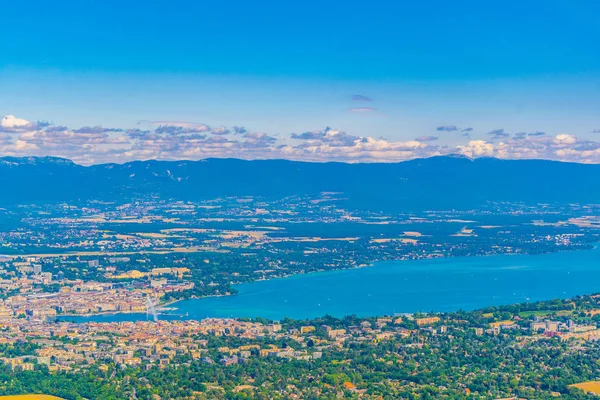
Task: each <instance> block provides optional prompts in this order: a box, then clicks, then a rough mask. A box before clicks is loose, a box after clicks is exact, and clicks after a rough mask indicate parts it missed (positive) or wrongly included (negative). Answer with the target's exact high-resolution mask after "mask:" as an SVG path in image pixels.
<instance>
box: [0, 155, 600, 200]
mask: <svg viewBox="0 0 600 400" xmlns="http://www.w3.org/2000/svg"><path fill="white" fill-rule="evenodd" d="M599 176H600V165H587V164H575V163H561V162H554V161H545V160H499V159H495V158H478V159H469V158H465V157H459V156H444V157H432V158H427V159H417V160H411V161H406V162H401V163H373V164H345V163H308V162H296V161H287V160H257V161H245V160H239V159H207V160H201V161H135V162H130V163H125V164H101V165H93V166H88V167H86V166H81V165H77V164H75V163H73V162H72V161H70V160H66V159H62V158H54V157H42V158H37V157H27V158H15V157H4V158H0V188H1V189H2V190H1V193H0V204H15V203H47V202H59V201H76V200H83V201H84V200H89V199H102V200H119V201H123V200H124V199H133V198H139V197H145V196H150V195H154V196H158V197H160V198H163V199H180V200H198V199H206V198H215V197H221V196H260V197H266V198H269V197H283V196H294V195H311V194H317V193H320V192H343V193H344V197H345V198H347V203H348V206H350V207H356V208H366V209H372V210H377V209H382V210H383V209H385V210H417V209H449V208H461V209H464V208H471V207H476V206H480V205H482V204H484V203H486V202H490V201H493V202H524V203H532V204H536V203H593V202H597V201H598V199H600V179H599V178H598V177H599Z"/></svg>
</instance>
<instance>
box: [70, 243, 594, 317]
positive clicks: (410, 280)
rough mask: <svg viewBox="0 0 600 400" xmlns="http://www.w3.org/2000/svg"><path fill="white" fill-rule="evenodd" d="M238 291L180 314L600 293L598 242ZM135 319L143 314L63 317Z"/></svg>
mask: <svg viewBox="0 0 600 400" xmlns="http://www.w3.org/2000/svg"><path fill="white" fill-rule="evenodd" d="M236 288H237V289H238V291H239V294H238V295H236V296H226V297H212V298H204V299H192V300H184V301H181V302H178V303H176V304H174V305H172V307H177V309H178V310H177V311H175V312H176V313H178V314H186V313H187V314H188V315H187V316H186V317H179V316H161V319H177V318H189V319H202V318H206V317H265V318H270V319H275V320H279V319H282V318H284V317H291V318H312V317H318V316H323V315H325V314H329V315H333V316H337V317H342V316H345V315H351V314H356V315H358V316H373V315H383V314H394V313H403V312H416V311H453V310H458V309H464V310H473V309H477V308H483V307H486V306H491V305H501V304H512V303H518V302H528V301H536V300H548V299H553V298H566V297H570V296H574V295H577V294H589V293H596V292H600V248H595V249H594V250H582V251H570V252H560V253H551V254H543V255H502V256H488V257H457V258H445V259H436V260H415V261H387V262H379V263H375V264H374V265H373V266H372V267H367V268H361V269H352V270H342V271H331V272H319V273H312V274H305V275H296V276H292V277H289V278H283V279H274V280H269V281H260V282H252V283H245V284H242V285H238V286H237V287H236ZM64 319H68V320H74V321H81V322H83V321H99V322H100V321H134V320H143V319H146V315H145V314H116V315H101V316H93V317H64Z"/></svg>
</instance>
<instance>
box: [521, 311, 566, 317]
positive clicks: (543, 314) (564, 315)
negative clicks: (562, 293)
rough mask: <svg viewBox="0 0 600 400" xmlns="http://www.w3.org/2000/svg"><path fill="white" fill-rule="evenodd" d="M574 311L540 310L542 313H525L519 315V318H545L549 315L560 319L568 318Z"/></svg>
mask: <svg viewBox="0 0 600 400" xmlns="http://www.w3.org/2000/svg"><path fill="white" fill-rule="evenodd" d="M572 313H573V311H571V310H540V311H523V312H520V313H519V317H521V318H529V317H531V316H532V315H535V316H536V317H545V316H547V315H551V314H556V316H558V317H566V316H568V315H571V314H572Z"/></svg>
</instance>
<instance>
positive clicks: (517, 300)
mask: <svg viewBox="0 0 600 400" xmlns="http://www.w3.org/2000/svg"><path fill="white" fill-rule="evenodd" d="M598 248H599V247H598V246H597V245H593V246H591V247H589V248H585V249H577V250H580V251H574V250H567V251H564V250H563V251H554V252H546V253H537V254H513V253H507V254H494V255H490V256H478V257H477V258H484V257H494V258H496V257H503V256H522V257H525V256H528V257H529V256H548V255H553V254H557V255H558V254H563V256H562V261H560V260H559V262H562V263H563V265H565V267H567V265H566V264H565V261H564V260H565V256H564V254H568V253H572V252H575V253H584V251H583V250H587V251H594V250H598ZM456 258H464V259H470V258H474V257H473V256H461V257H444V258H440V257H436V258H432V259H427V260H425V261H437V260H440V259H446V260H449V259H456ZM586 259H587V257H586V256H584V258H583V260H584V263H587V261H585V260H586ZM420 260H423V259H415V260H399V262H402V261H420ZM381 262H382V263H390V262H394V260H386V261H381ZM376 263H378V262H374V263H371V264H368V265H364V266H361V267H354V268H344V269H335V270H327V271H325V272H330V273H333V274H335V273H339V272H343V271H350V270H353V269H362V268H366V267H369V266H371V267H372V266H374V264H376ZM509 263H510V261H509ZM540 263H542V264H543V263H544V261H541V262H540V261H536V262H535V263H534V264H533V265H534V269H535V268H536V267H537V268H538V269H539V268H540V265H541V264H540ZM583 265H585V264H583ZM442 267H443V266H442ZM418 269H419V268H418V267H417V270H418ZM322 272H323V271H321V272H318V271H313V272H310V273H302V274H291V275H288V276H285V277H277V278H272V279H264V280H261V281H262V282H265V281H269V280H278V279H283V278H294V277H297V278H303V277H305V276H306V275H312V274H314V275H321V274H322ZM568 273H570V272H568ZM254 282H258V281H249V282H243V283H242V284H247V283H254ZM573 288H574V289H573V290H572V291H571V293H570V294H568V295H566V296H567V297H565V292H562V293H563V294H560V292H557V291H556V289H555V290H554V292H555V293H552V292H549V293H547V295H544V294H541V295H539V294H538V296H531V298H532V300H530V297H529V296H527V295H528V294H529V293H528V292H527V291H524V292H523V293H524V294H525V295H524V297H523V298H515V299H514V301H513V300H512V299H510V300H508V301H506V302H501V303H496V302H495V301H493V300H492V301H490V302H489V303H482V304H479V305H473V306H461V305H460V303H459V304H458V308H457V309H465V310H476V309H480V308H487V307H495V306H501V305H506V304H513V303H528V302H530V301H542V300H552V299H564V298H568V297H571V296H577V295H582V294H585V293H588V292H590V293H592V292H594V293H595V292H596V290H592V289H593V288H579V287H578V286H573ZM580 289H581V290H580ZM521 290H523V289H521ZM229 296H232V297H233V296H234V294H233V293H232V294H218V295H210V296H200V297H197V296H191V297H190V298H187V299H181V300H172V301H169V302H168V303H164V304H163V305H162V306H168V305H173V304H175V303H179V302H183V301H185V300H201V299H206V298H210V297H229ZM369 296H370V295H369ZM501 296H502V295H501ZM525 296H526V297H525ZM505 300H506V299H505ZM286 302H287V301H286ZM234 303H235V301H234ZM211 304H212V303H211ZM216 304H217V307H218V304H220V303H216ZM225 304H229V303H225ZM400 304H403V303H400ZM319 305H320V304H319ZM240 307H241V306H240ZM422 307H423V308H422V309H419V310H417V311H423V310H425V309H428V310H429V308H431V310H429V311H432V312H447V311H449V310H448V309H446V308H445V307H442V308H439V309H438V308H436V307H434V306H432V305H431V304H429V305H423V306H422ZM263 308H264V307H263ZM409 308H410V307H409ZM174 309H175V310H181V307H175V308H174ZM184 309H185V308H184ZM200 309H201V310H200V314H198V315H194V310H193V307H192V308H191V309H190V311H188V312H189V313H191V315H192V317H190V318H189V319H195V320H201V319H204V318H206V317H208V315H210V312H208V313H206V316H202V317H199V315H203V314H204V313H205V312H207V311H206V310H203V309H202V307H200ZM263 311H265V310H263ZM267 311H268V312H267ZM267 311H265V313H264V315H263V314H256V315H254V316H252V315H243V314H244V312H242V313H241V315H238V316H234V315H237V314H236V312H235V310H234V309H231V310H229V311H227V312H230V313H231V314H228V315H225V313H224V312H221V314H222V315H220V316H219V311H217V315H215V316H214V317H215V318H258V317H264V318H271V319H273V318H275V319H278V318H283V317H280V316H278V317H273V316H271V315H270V312H271V311H269V310H267ZM288 311H289V310H288ZM417 311H410V310H406V311H403V310H392V311H390V312H392V313H396V312H417ZM284 312H287V311H282V312H281V314H282V315H285V314H283V313H284ZM323 313H324V314H323V315H325V314H329V315H338V314H335V313H336V311H333V312H332V311H323ZM343 313H344V314H339V315H352V314H356V315H364V316H366V315H388V314H389V313H387V312H386V313H384V314H379V313H378V312H377V311H376V310H374V311H373V312H366V313H365V310H359V309H357V310H356V312H354V311H351V310H350V311H349V310H345V311H343ZM106 314H108V313H104V314H98V313H96V314H87V315H71V317H75V318H91V319H93V318H94V317H95V316H100V315H106ZM110 314H111V315H119V314H124V315H127V314H138V315H141V314H144V313H141V312H137V313H136V312H127V313H120V312H117V313H110ZM275 314H276V313H275ZM292 314H293V313H292ZM292 314H290V315H292ZM162 315H163V317H164V318H166V319H178V318H169V314H168V313H167V314H162ZM171 315H173V317H187V316H188V313H187V312H183V313H182V314H171ZM290 315H287V316H288V317H290ZM60 317H63V316H60ZM64 317H67V316H64ZM159 317H160V316H159ZM117 318H118V317H117ZM122 318H126V317H122ZM290 318H295V319H302V318H305V317H301V316H294V315H292V316H291V317H290ZM186 319H187V318H186ZM135 320H138V319H135ZM77 322H85V321H77Z"/></svg>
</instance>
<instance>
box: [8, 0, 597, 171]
mask: <svg viewBox="0 0 600 400" xmlns="http://www.w3.org/2000/svg"><path fill="white" fill-rule="evenodd" d="M29 9H36V10H38V11H39V12H36V13H31V12H29V11H28V10H29ZM598 12H600V5H599V4H598V3H596V2H593V1H583V2H578V5H577V7H574V6H573V4H572V3H570V2H567V1H563V0H557V1H550V2H548V1H531V2H527V3H524V4H521V3H516V2H515V3H508V4H497V5H494V4H482V3H481V2H476V1H471V0H465V1H463V2H461V4H460V5H459V6H455V5H452V4H448V3H446V2H442V1H438V0H436V1H432V2H428V3H427V4H397V3H395V2H387V1H376V2H374V3H370V4H368V5H367V4H358V3H356V4H353V3H348V2H344V3H341V2H337V1H334V2H328V3H327V4H321V3H317V2H313V1H309V2H304V3H303V6H302V7H297V6H295V5H293V4H281V3H278V2H270V4H268V5H265V7H254V6H253V4H252V3H249V2H243V1H240V2H236V3H235V6H233V7H231V6H230V5H227V4H214V3H213V4H187V5H185V6H180V7H174V6H173V5H172V4H170V3H166V2H163V1H156V2H151V3H147V2H145V3H137V2H130V3H128V4H120V3H118V2H115V1H105V2H94V1H82V2H80V3H77V4H60V3H59V4H46V3H45V2H42V1H33V2H29V3H28V5H27V8H25V7H24V5H23V4H18V3H17V2H12V3H10V4H6V5H3V13H4V14H5V15H6V16H8V17H7V18H4V19H3V22H2V25H1V26H0V34H2V37H7V38H11V40H8V41H6V42H5V43H3V50H2V52H0V116H4V117H3V118H2V123H1V125H0V156H29V155H36V156H46V155H50V156H60V157H65V158H69V159H72V160H74V161H75V162H77V163H81V164H86V165H88V164H97V163H104V162H119V163H122V162H127V161H132V160H146V159H158V160H177V159H189V160H197V159H204V158H209V157H235V158H242V159H274V158H277V159H279V158H282V159H290V160H304V161H343V162H395V161H402V160H408V159H414V158H420V157H430V156H435V155H445V154H454V153H456V154H463V155H466V156H469V157H481V156H491V157H498V158H503V159H550V160H558V161H573V162H581V163H600V139H599V138H600V118H598V115H600V57H599V56H598V54H600V53H599V52H598V51H597V50H598V43H599V42H600V40H599V39H600V28H599V27H598V24H596V23H595V19H594V16H595V15H598ZM11 16H12V17H11ZM292 17H293V18H292ZM23 18H26V19H27V26H28V28H27V29H23ZM14 32H19V34H18V35H14Z"/></svg>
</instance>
